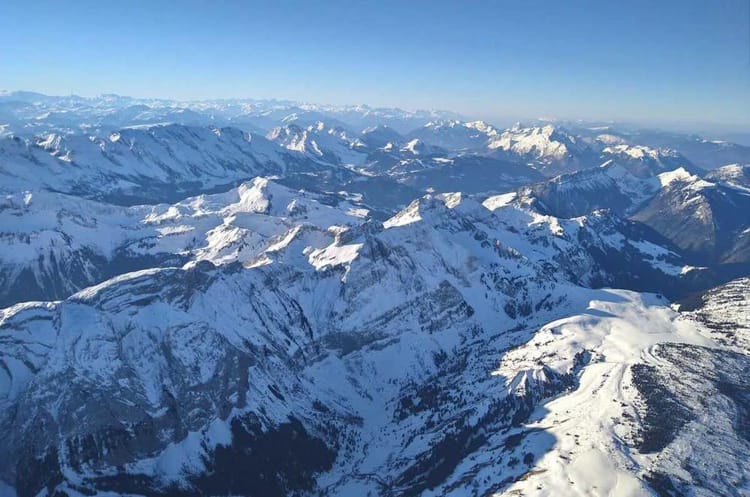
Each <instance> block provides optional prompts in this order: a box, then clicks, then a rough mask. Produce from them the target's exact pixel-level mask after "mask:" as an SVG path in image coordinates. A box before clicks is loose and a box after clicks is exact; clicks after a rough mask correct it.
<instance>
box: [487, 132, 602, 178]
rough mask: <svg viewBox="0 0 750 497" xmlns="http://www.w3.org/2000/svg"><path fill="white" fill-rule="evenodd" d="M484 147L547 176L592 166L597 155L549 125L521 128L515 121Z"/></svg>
mask: <svg viewBox="0 0 750 497" xmlns="http://www.w3.org/2000/svg"><path fill="white" fill-rule="evenodd" d="M487 147H488V148H489V150H491V151H493V152H494V153H495V154H496V155H501V156H504V157H516V158H518V159H520V160H522V161H524V162H528V163H530V164H534V165H535V166H536V167H537V168H539V169H540V170H541V171H542V172H544V173H545V174H547V175H555V174H560V173H565V172H571V171H575V170H578V169H584V168H587V167H593V166H594V165H596V162H597V156H598V154H597V153H596V151H595V150H594V149H592V148H591V147H590V146H589V144H588V143H586V142H585V141H583V140H581V139H579V138H577V137H576V136H574V135H572V134H570V133H568V132H567V131H565V130H564V129H559V128H557V127H555V126H553V125H551V124H548V125H545V126H534V127H524V126H523V125H521V124H520V123H517V124H516V125H514V126H513V127H512V128H509V129H507V130H505V131H503V132H502V133H500V134H499V135H498V136H495V137H493V138H491V140H490V141H489V143H488V145H487Z"/></svg>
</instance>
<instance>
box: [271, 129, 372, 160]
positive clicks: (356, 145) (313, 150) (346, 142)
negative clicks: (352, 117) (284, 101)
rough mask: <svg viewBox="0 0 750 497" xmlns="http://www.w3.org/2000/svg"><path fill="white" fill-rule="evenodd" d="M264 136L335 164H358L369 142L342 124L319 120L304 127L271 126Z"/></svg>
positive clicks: (363, 158)
mask: <svg viewBox="0 0 750 497" xmlns="http://www.w3.org/2000/svg"><path fill="white" fill-rule="evenodd" d="M266 138H268V139H269V140H271V141H273V142H276V143H278V144H280V145H281V146H283V147H284V148H287V149H289V150H295V151H297V152H303V153H306V154H310V155H311V156H313V157H316V158H321V159H323V160H326V161H327V162H331V163H334V164H350V165H354V166H361V165H362V164H363V163H364V161H365V159H366V155H367V151H368V146H367V145H366V144H365V143H364V142H363V141H362V140H360V139H359V138H357V137H356V136H355V134H354V133H352V132H350V131H347V130H345V129H342V128H336V127H328V126H327V125H326V124H325V123H323V122H321V121H318V122H316V123H315V124H311V125H310V126H307V127H306V128H301V127H299V126H297V125H296V124H287V125H285V126H279V127H276V128H274V129H273V130H271V131H270V132H269V133H268V134H267V135H266Z"/></svg>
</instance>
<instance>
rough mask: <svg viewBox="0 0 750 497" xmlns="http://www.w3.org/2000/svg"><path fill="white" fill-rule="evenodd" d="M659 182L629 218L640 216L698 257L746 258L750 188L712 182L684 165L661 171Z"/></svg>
mask: <svg viewBox="0 0 750 497" xmlns="http://www.w3.org/2000/svg"><path fill="white" fill-rule="evenodd" d="M659 180H660V182H661V188H660V189H659V191H658V193H657V195H656V196H654V197H653V198H652V199H651V200H650V201H649V202H648V203H647V204H645V205H644V206H643V207H642V208H641V209H639V210H638V211H637V212H636V213H635V214H634V215H633V219H634V220H636V221H639V222H642V223H644V224H646V225H648V226H650V227H651V228H653V229H654V230H656V231H657V232H659V233H661V234H662V235H663V236H664V237H666V238H667V239H669V240H671V241H672V243H674V244H675V245H676V246H677V247H679V248H680V249H681V250H683V251H684V252H685V254H687V255H690V256H692V257H694V258H695V260H696V261H698V263H704V264H711V263H721V264H746V263H747V262H748V261H750V257H749V255H750V251H749V250H748V245H749V242H748V237H750V232H748V229H749V228H750V192H748V191H747V189H744V188H738V187H733V186H728V185H722V184H716V183H711V182H708V181H705V180H703V179H700V178H699V177H698V176H695V175H691V174H690V173H689V172H687V171H686V170H684V169H677V170H675V171H673V172H669V173H663V174H660V175H659Z"/></svg>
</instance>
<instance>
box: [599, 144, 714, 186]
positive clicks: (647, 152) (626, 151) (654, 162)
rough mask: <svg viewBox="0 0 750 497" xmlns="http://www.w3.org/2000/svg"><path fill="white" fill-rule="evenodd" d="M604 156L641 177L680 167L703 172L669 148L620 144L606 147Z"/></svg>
mask: <svg viewBox="0 0 750 497" xmlns="http://www.w3.org/2000/svg"><path fill="white" fill-rule="evenodd" d="M602 157H604V158H606V159H607V160H612V161H614V162H617V163H618V164H620V165H621V166H622V167H624V168H625V169H627V170H628V171H629V172H630V173H631V174H633V175H634V176H637V177H639V178H650V177H652V176H656V175H657V174H661V173H665V172H669V171H673V170H675V169H677V168H680V167H681V168H683V169H686V170H687V171H690V172H691V173H693V174H696V173H700V172H701V170H700V169H699V168H697V167H695V166H694V165H693V164H692V163H691V162H690V161H689V160H688V159H687V158H685V157H684V156H683V155H681V154H679V153H678V152H677V151H675V150H671V149H668V148H659V149H654V148H650V147H646V146H643V145H625V144H620V145H613V146H608V147H605V148H604V150H603V151H602Z"/></svg>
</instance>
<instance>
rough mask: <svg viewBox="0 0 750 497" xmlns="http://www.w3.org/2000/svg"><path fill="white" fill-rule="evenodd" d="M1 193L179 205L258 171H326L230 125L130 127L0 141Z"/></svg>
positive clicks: (257, 173) (253, 174)
mask: <svg viewBox="0 0 750 497" xmlns="http://www.w3.org/2000/svg"><path fill="white" fill-rule="evenodd" d="M0 156H2V157H3V167H2V171H1V172H2V176H3V185H2V188H3V189H4V190H5V191H23V190H35V189H39V188H47V189H51V190H55V191H62V192H66V193H72V194H76V195H80V196H86V197H91V198H103V199H108V200H114V201H116V202H122V203H129V204H133V203H136V201H142V202H143V203H149V202H151V203H153V202H154V201H159V200H162V201H164V200H176V199H179V198H184V197H186V196H189V195H190V194H194V193H199V192H205V191H210V190H211V189H216V188H219V187H226V186H227V185H230V186H232V184H235V183H238V182H239V181H241V180H246V179H250V178H252V177H254V176H258V175H262V174H291V173H293V172H297V171H315V170H320V169H323V166H321V165H320V164H317V163H315V162H312V161H310V160H309V159H305V158H304V157H303V156H301V155H295V154H292V153H291V152H289V153H287V152H285V151H284V150H283V149H281V148H280V147H278V146H276V145H275V144H273V143H271V142H269V141H268V140H266V139H265V138H263V137H258V136H254V135H248V134H246V133H243V132H241V131H239V130H237V129H232V128H222V129H219V128H193V127H186V126H179V125H168V126H152V127H147V128H129V129H123V130H121V131H119V132H114V133H112V134H110V135H108V136H106V137H96V136H82V135H70V136H61V135H55V134H50V135H47V136H44V137H40V138H37V139H34V140H23V139H20V138H17V137H13V138H6V139H3V140H2V141H0Z"/></svg>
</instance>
